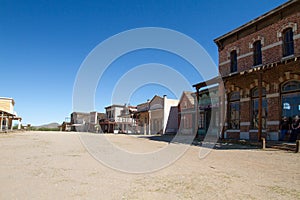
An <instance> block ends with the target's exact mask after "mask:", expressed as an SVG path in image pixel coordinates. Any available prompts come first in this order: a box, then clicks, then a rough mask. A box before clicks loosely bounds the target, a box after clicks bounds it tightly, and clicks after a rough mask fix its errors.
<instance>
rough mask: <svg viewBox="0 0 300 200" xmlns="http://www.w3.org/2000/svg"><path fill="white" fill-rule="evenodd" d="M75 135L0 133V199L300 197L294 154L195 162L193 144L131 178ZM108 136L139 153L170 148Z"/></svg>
mask: <svg viewBox="0 0 300 200" xmlns="http://www.w3.org/2000/svg"><path fill="white" fill-rule="evenodd" d="M80 134H85V133H63V132H23V133H10V134H0V148H1V149H0V199H155V200H158V199H300V154H299V153H298V154H296V153H293V152H288V151H282V150H273V149H269V150H266V151H263V150H260V149H247V148H230V149H214V150H212V151H211V152H210V154H209V155H208V156H207V157H205V158H204V159H199V157H198V154H199V150H200V148H201V147H198V146H191V147H190V148H189V149H188V150H187V152H186V153H185V154H184V155H183V156H182V157H181V158H179V159H178V160H177V161H176V162H175V163H173V164H171V165H170V166H168V167H166V168H164V169H162V170H159V171H157V172H153V173H147V174H129V173H124V172H119V171H117V170H113V169H111V168H108V167H106V166H104V165H103V164H101V163H100V162H99V161H97V160H95V159H94V158H93V156H91V155H90V154H89V153H88V151H87V150H86V149H85V148H84V146H83V145H82V143H81V140H80V137H79V135H80ZM96 137H97V136H96ZM107 137H108V138H109V140H110V141H112V142H113V143H114V144H115V145H117V146H119V147H120V148H124V149H127V150H129V151H136V152H144V151H151V150H154V149H160V148H163V147H165V145H168V143H166V142H163V141H155V140H149V139H147V138H139V137H132V136H127V135H107Z"/></svg>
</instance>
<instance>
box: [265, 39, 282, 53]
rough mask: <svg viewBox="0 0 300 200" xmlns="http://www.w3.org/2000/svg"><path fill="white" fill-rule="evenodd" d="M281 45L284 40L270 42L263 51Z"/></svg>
mask: <svg viewBox="0 0 300 200" xmlns="http://www.w3.org/2000/svg"><path fill="white" fill-rule="evenodd" d="M279 45H282V41H279V42H275V43H273V44H269V45H267V46H265V47H262V48H261V50H262V51H265V50H268V49H271V48H273V47H276V46H279Z"/></svg>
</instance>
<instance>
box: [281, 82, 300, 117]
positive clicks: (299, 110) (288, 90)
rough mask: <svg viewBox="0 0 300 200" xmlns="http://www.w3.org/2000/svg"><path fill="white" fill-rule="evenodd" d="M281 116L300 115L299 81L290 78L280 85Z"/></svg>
mask: <svg viewBox="0 0 300 200" xmlns="http://www.w3.org/2000/svg"><path fill="white" fill-rule="evenodd" d="M281 93H282V94H281V104H282V105H281V106H282V116H286V117H289V118H293V117H294V116H296V115H300V81H296V80H292V81H288V82H286V83H284V84H283V85H282V87H281Z"/></svg>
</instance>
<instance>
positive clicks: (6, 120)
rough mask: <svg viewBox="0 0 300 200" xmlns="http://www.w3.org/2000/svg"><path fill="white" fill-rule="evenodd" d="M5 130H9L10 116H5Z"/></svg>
mask: <svg viewBox="0 0 300 200" xmlns="http://www.w3.org/2000/svg"><path fill="white" fill-rule="evenodd" d="M5 122H6V123H5V130H6V131H7V130H8V117H6V118H5Z"/></svg>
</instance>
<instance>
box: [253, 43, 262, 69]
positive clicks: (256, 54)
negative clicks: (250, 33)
mask: <svg viewBox="0 0 300 200" xmlns="http://www.w3.org/2000/svg"><path fill="white" fill-rule="evenodd" d="M253 58H254V60H253V65H254V66H257V65H260V64H262V54H261V41H260V40H258V41H256V42H254V43H253Z"/></svg>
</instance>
